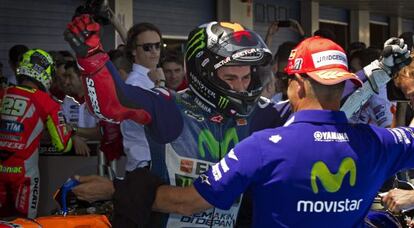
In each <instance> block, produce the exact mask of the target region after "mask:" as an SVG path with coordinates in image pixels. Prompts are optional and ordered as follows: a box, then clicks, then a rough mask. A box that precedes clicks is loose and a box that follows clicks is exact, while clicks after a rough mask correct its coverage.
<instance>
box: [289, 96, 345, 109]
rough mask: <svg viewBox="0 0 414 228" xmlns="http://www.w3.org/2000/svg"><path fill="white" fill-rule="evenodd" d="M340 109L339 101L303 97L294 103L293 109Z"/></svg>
mask: <svg viewBox="0 0 414 228" xmlns="http://www.w3.org/2000/svg"><path fill="white" fill-rule="evenodd" d="M339 109H340V102H320V101H319V100H317V99H314V98H304V99H302V100H300V101H299V102H298V104H297V105H296V107H295V105H294V111H295V112H297V111H301V110H332V111H338V110H339Z"/></svg>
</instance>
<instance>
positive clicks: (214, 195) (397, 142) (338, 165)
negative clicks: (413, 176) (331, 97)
mask: <svg viewBox="0 0 414 228" xmlns="http://www.w3.org/2000/svg"><path fill="white" fill-rule="evenodd" d="M288 123H289V124H287V126H285V127H279V128H275V129H267V130H263V131H259V132H257V133H255V134H253V135H252V136H250V137H248V138H246V139H245V140H243V141H242V142H240V143H239V144H237V146H236V147H235V148H234V149H232V150H231V151H230V152H229V153H228V154H227V155H226V156H225V157H224V158H223V159H222V160H221V161H220V162H218V163H217V164H215V165H213V166H212V167H211V168H210V169H209V170H208V171H207V172H206V173H205V174H202V175H200V177H199V178H198V179H197V180H196V181H195V182H194V186H195V188H196V189H197V191H198V192H199V193H200V195H201V196H202V197H203V198H204V199H206V200H207V201H208V202H209V203H210V204H212V205H214V206H215V207H218V208H221V209H228V208H230V206H231V205H232V204H233V203H234V201H235V200H236V199H237V198H238V196H240V194H242V193H243V192H244V191H245V190H246V189H247V188H250V189H251V190H252V194H253V225H254V227H302V226H306V227H323V226H327V227H331V226H335V227H357V226H362V225H363V219H364V217H365V215H366V214H367V213H368V210H369V209H370V206H371V203H372V201H373V199H374V197H375V195H376V194H377V190H378V189H379V188H380V186H381V185H382V183H383V181H384V180H385V179H386V178H388V177H390V176H391V175H392V174H394V173H395V172H397V171H399V170H401V169H404V168H408V167H413V166H414V154H413V152H414V150H413V140H414V131H413V129H411V128H395V129H385V128H377V127H375V126H370V125H364V124H349V123H348V121H347V119H346V116H345V114H344V113H343V112H336V111H326V110H305V111H300V112H297V113H295V114H294V115H293V116H292V118H291V119H290V120H289V121H288Z"/></svg>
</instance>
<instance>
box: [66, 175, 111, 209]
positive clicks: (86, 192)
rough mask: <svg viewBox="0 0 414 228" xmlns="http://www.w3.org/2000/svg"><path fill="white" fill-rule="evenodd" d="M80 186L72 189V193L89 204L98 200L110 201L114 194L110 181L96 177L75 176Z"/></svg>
mask: <svg viewBox="0 0 414 228" xmlns="http://www.w3.org/2000/svg"><path fill="white" fill-rule="evenodd" d="M75 179H77V180H78V181H79V182H80V184H79V185H78V186H76V187H74V188H73V189H72V192H73V193H74V194H75V195H76V197H78V199H80V200H85V201H88V202H90V203H92V202H95V201H99V200H110V199H112V195H113V194H114V192H115V189H114V185H113V183H112V181H111V180H109V179H108V178H106V177H101V176H97V175H91V176H75Z"/></svg>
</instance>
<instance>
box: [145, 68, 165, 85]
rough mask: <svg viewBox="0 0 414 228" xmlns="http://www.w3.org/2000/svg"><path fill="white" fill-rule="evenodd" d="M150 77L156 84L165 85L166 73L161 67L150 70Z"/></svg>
mask: <svg viewBox="0 0 414 228" xmlns="http://www.w3.org/2000/svg"><path fill="white" fill-rule="evenodd" d="M148 77H149V78H150V79H151V81H153V82H154V84H155V85H156V86H165V75H164V71H163V70H162V68H161V67H158V68H156V69H152V70H150V71H149V72H148Z"/></svg>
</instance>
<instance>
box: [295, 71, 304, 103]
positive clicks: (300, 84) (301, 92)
mask: <svg viewBox="0 0 414 228" xmlns="http://www.w3.org/2000/svg"><path fill="white" fill-rule="evenodd" d="M295 78H296V80H295V81H296V83H297V85H298V86H297V88H296V89H297V90H296V93H297V94H298V97H299V98H304V97H305V95H306V88H305V80H304V79H303V78H302V76H300V74H295Z"/></svg>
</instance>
